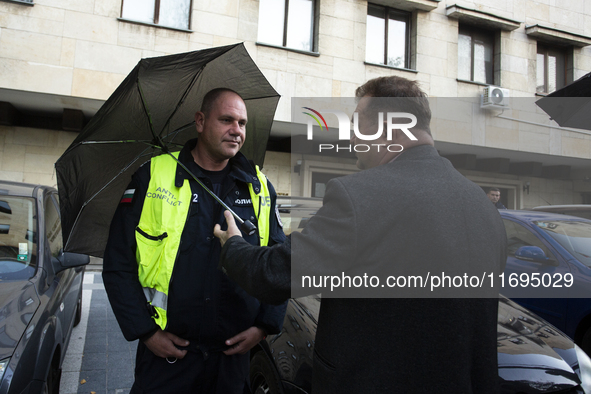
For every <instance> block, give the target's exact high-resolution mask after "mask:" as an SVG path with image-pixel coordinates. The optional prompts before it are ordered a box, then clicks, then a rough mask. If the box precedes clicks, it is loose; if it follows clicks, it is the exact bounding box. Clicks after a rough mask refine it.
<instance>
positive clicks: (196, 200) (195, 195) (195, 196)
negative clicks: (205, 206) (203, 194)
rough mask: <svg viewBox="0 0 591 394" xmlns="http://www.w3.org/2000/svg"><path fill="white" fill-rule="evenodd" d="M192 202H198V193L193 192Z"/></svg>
mask: <svg viewBox="0 0 591 394" xmlns="http://www.w3.org/2000/svg"><path fill="white" fill-rule="evenodd" d="M193 202H199V194H197V193H193Z"/></svg>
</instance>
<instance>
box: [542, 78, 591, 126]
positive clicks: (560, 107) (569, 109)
mask: <svg viewBox="0 0 591 394" xmlns="http://www.w3.org/2000/svg"><path fill="white" fill-rule="evenodd" d="M536 104H537V105H538V106H539V107H540V108H542V109H543V110H544V112H546V113H547V114H548V115H550V117H551V118H552V119H553V120H554V121H556V123H558V124H559V125H560V126H562V127H574V128H577V129H586V130H591V73H589V74H587V75H585V76H583V77H581V78H579V79H577V80H576V81H575V82H573V83H571V84H569V85H567V86H565V87H563V88H561V89H558V90H556V91H554V92H552V93H550V94H549V95H547V96H546V97H544V98H542V99H540V100H538V101H536Z"/></svg>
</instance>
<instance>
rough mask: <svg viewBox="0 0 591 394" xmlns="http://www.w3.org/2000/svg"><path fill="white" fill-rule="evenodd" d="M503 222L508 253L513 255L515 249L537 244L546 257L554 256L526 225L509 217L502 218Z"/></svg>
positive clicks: (551, 257)
mask: <svg viewBox="0 0 591 394" xmlns="http://www.w3.org/2000/svg"><path fill="white" fill-rule="evenodd" d="M503 224H504V225H505V231H506V232H507V252H508V253H509V254H510V255H513V256H514V255H515V252H516V251H517V249H519V248H520V247H522V246H537V247H539V248H541V249H542V250H543V251H544V253H545V254H546V257H548V258H550V259H553V258H555V257H554V255H553V254H552V252H550V249H548V248H547V247H546V245H544V243H543V242H542V241H541V240H540V239H539V238H538V237H537V236H536V235H535V234H534V233H532V232H531V231H530V230H529V229H528V228H527V227H525V226H523V225H521V224H519V223H516V222H514V221H512V220H509V219H503Z"/></svg>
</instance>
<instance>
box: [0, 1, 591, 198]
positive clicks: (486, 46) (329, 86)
mask: <svg viewBox="0 0 591 394" xmlns="http://www.w3.org/2000/svg"><path fill="white" fill-rule="evenodd" d="M237 42H244V44H245V46H246V48H247V50H248V52H249V54H250V55H251V57H252V58H253V59H254V61H255V62H256V64H257V65H258V66H259V67H260V69H261V71H262V72H263V74H264V75H265V76H266V77H267V79H268V80H269V81H270V83H271V84H272V85H273V86H274V87H275V89H276V90H277V91H278V92H279V93H280V94H281V96H282V98H281V100H280V103H279V107H278V109H277V112H276V115H275V122H274V126H273V131H272V134H271V141H270V142H269V145H268V151H267V155H266V159H265V164H264V170H265V172H266V174H267V175H268V176H269V178H270V179H271V180H272V182H273V183H274V184H275V186H276V188H277V191H278V192H279V193H280V194H283V195H289V194H293V195H302V196H322V194H323V187H324V185H325V184H326V182H327V181H328V179H330V178H331V177H333V176H338V175H341V174H346V173H351V172H354V171H356V169H355V165H354V162H355V160H354V159H353V158H335V157H330V156H326V155H317V154H315V152H310V151H309V150H306V149H300V148H298V147H296V145H297V144H294V143H293V142H294V138H295V137H294V136H293V135H291V132H290V126H289V125H290V122H291V121H292V108H291V107H292V99H291V98H292V97H352V96H354V92H355V88H356V87H357V86H359V85H361V84H362V83H364V82H365V81H366V80H368V79H371V78H374V77H378V76H386V75H399V76H403V77H406V78H410V79H416V80H418V81H419V82H420V83H421V86H422V88H423V89H424V90H425V91H426V93H427V94H428V95H429V96H430V97H431V98H433V99H434V101H433V102H434V119H435V120H436V121H434V122H433V128H432V132H433V136H434V138H435V141H436V148H437V149H438V150H439V151H440V154H442V155H444V156H446V157H448V158H449V159H450V160H451V161H452V163H453V164H454V166H456V168H458V170H460V172H462V173H463V174H464V175H465V176H467V177H468V178H469V179H472V180H473V181H475V182H476V183H478V184H479V185H481V186H482V187H487V186H496V187H499V188H501V190H502V194H503V202H504V203H505V205H506V206H508V207H509V208H530V207H533V206H537V205H548V204H572V203H591V160H589V159H590V157H591V132H589V131H585V130H577V129H564V128H560V127H558V126H557V125H556V123H554V122H553V121H551V120H550V119H549V117H548V115H546V114H545V113H544V112H543V111H542V110H541V109H539V108H537V107H536V106H535V105H534V102H535V101H536V100H537V99H539V98H541V97H543V96H544V95H545V94H547V93H549V92H551V91H553V90H555V89H558V88H560V87H562V86H564V85H566V84H568V83H570V82H572V81H574V80H576V79H578V78H580V77H581V76H583V75H584V74H586V73H588V72H589V71H591V46H590V45H591V2H589V1H585V0H494V1H493V0H480V1H459V0H441V1H439V0H374V1H373V2H367V1H363V0H290V1H288V0H216V1H212V0H168V1H165V0H141V1H140V0H100V1H99V0H36V1H32V0H31V1H29V0H11V1H8V0H3V1H0V178H2V179H9V180H15V181H25V182H31V183H42V184H49V185H55V184H56V183H57V182H56V179H55V173H54V170H53V163H54V162H55V161H56V160H57V158H58V157H59V156H60V155H61V153H63V151H64V150H65V149H66V148H67V146H68V145H69V144H70V143H71V142H72V141H73V139H74V138H75V137H76V135H77V132H79V131H80V130H81V129H82V128H83V127H84V125H85V124H86V123H87V122H88V120H89V119H90V117H91V116H92V115H93V114H94V113H95V112H96V111H97V110H98V108H100V105H101V104H102V103H103V102H104V101H105V100H106V99H107V98H108V97H109V95H110V94H111V93H112V92H113V91H114V90H115V89H116V87H117V86H118V85H119V83H120V82H121V81H122V80H123V79H124V78H125V76H126V75H127V74H128V72H129V71H131V70H132V68H133V67H134V66H135V65H136V64H137V62H138V61H139V60H140V59H141V58H145V57H152V56H160V55H166V54H172V53H180V52H186V51H192V50H199V49H204V48H210V47H215V46H221V45H227V44H233V43H237ZM495 87H497V88H500V89H497V90H495ZM458 99H459V100H458ZM483 99H484V105H483V101H482V100H483ZM495 100H497V101H498V102H497V101H495ZM499 100H500V101H499ZM450 103H454V104H453V108H452V109H450V108H448V106H450V105H451V104H450ZM487 104H490V105H487Z"/></svg>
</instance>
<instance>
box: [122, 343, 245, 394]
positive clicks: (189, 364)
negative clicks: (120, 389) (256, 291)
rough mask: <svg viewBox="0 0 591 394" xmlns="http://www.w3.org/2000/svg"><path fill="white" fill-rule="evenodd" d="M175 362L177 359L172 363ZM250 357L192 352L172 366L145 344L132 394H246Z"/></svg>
mask: <svg viewBox="0 0 591 394" xmlns="http://www.w3.org/2000/svg"><path fill="white" fill-rule="evenodd" d="M171 361H174V360H171ZM249 366H250V355H249V353H246V354H237V355H233V356H226V355H225V354H223V353H222V352H220V351H217V352H208V353H207V355H204V353H203V352H200V351H198V352H195V351H188V352H187V355H186V356H185V357H184V358H183V359H182V360H176V361H175V362H174V363H169V362H168V361H167V359H164V358H160V357H157V356H156V355H154V353H152V352H151V351H150V350H149V349H148V348H147V347H146V345H144V344H143V343H142V342H141V341H140V342H139V344H138V348H137V354H136V362H135V382H134V383H133V387H132V388H131V394H168V393H171V394H173V393H174V394H245V393H250V390H249V388H248V369H249Z"/></svg>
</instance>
